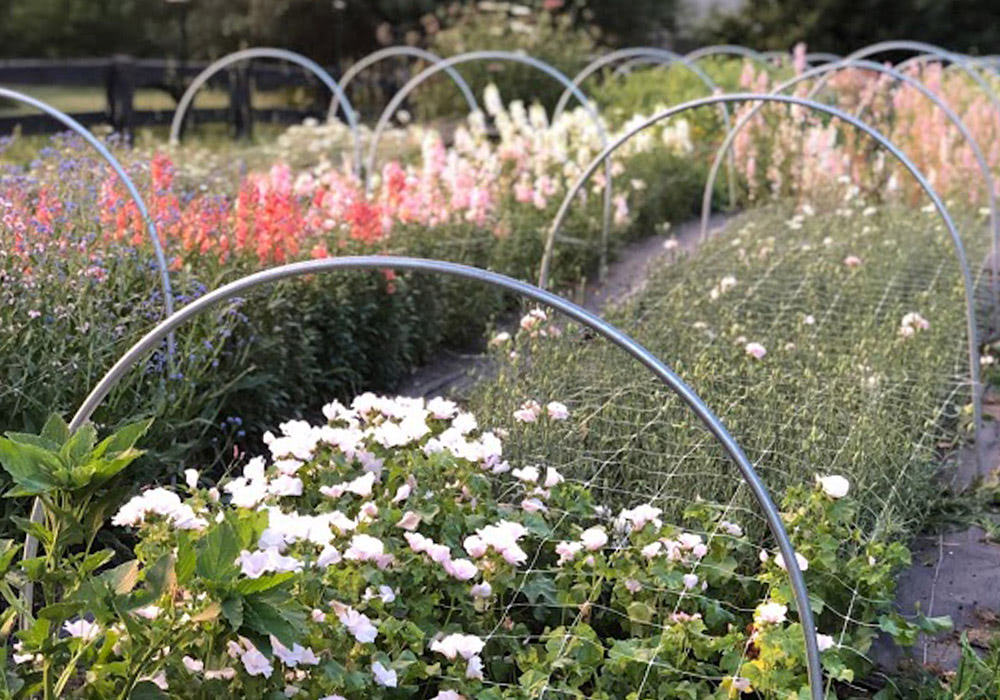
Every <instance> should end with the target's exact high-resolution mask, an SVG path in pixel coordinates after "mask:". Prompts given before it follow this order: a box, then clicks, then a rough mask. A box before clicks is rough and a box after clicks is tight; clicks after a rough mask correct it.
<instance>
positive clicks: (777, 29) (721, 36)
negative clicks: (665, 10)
mask: <svg viewBox="0 0 1000 700" xmlns="http://www.w3.org/2000/svg"><path fill="white" fill-rule="evenodd" d="M998 19H1000V8H998V7H997V5H996V3H993V2H989V1H988V0H972V1H971V2H970V1H969V0H874V1H872V2H866V3H865V4H864V6H863V7H860V6H859V5H858V4H857V3H853V2H849V1H847V0H822V1H821V2H813V3H810V5H809V6H808V7H807V8H803V7H802V4H801V3H798V2H795V1H794V0H755V1H754V2H747V3H743V4H742V6H741V7H740V9H739V10H738V11H736V12H731V13H717V14H716V15H715V16H714V18H713V19H712V20H710V21H709V22H708V23H707V24H706V26H705V27H704V28H703V30H702V32H701V36H700V37H699V39H700V41H702V42H703V43H705V44H716V43H720V44H730V43H736V44H743V45H745V46H751V47H753V48H755V49H759V50H762V51H763V50H768V49H773V50H778V51H787V50H789V49H791V47H792V46H793V45H794V44H795V43H797V42H800V41H804V42H806V44H807V45H808V46H809V49H810V50H813V51H830V52H833V53H836V54H839V55H846V54H848V53H850V52H851V51H854V50H856V49H859V48H861V47H863V46H867V45H868V44H874V43H876V42H878V41H891V40H894V39H900V38H905V39H911V40H916V41H924V42H928V43H932V44H937V45H940V46H944V47H946V48H947V49H949V50H953V51H961V52H968V53H982V54H989V53H992V52H993V50H994V47H995V46H996V45H997V42H998V41H1000V32H998V30H997V20H998Z"/></svg>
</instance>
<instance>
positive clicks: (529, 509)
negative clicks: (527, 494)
mask: <svg viewBox="0 0 1000 700" xmlns="http://www.w3.org/2000/svg"><path fill="white" fill-rule="evenodd" d="M521 509H522V510H523V511H524V512H525V513H539V512H541V513H544V512H545V511H547V510H548V508H547V507H546V506H545V504H544V503H542V502H541V500H539V499H537V498H525V499H524V500H523V501H521Z"/></svg>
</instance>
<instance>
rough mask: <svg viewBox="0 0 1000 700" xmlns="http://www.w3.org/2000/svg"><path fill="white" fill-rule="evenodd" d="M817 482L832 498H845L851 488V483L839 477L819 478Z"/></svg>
mask: <svg viewBox="0 0 1000 700" xmlns="http://www.w3.org/2000/svg"><path fill="white" fill-rule="evenodd" d="M816 481H818V482H819V485H820V488H822V489H823V493H825V494H826V495H827V496H829V497H830V498H843V497H844V496H846V495H847V492H848V491H849V490H850V488H851V482H849V481H848V480H847V479H845V478H844V477H842V476H839V475H833V476H818V477H816Z"/></svg>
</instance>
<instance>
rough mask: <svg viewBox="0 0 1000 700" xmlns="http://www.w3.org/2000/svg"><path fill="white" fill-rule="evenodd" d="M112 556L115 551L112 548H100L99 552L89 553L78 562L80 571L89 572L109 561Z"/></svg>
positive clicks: (85, 573)
mask: <svg viewBox="0 0 1000 700" xmlns="http://www.w3.org/2000/svg"><path fill="white" fill-rule="evenodd" d="M114 556H115V552H114V550H113V549H102V550H101V551H99V552H94V553H92V554H89V555H87V558H86V559H84V560H83V562H81V564H80V573H82V574H84V575H87V574H91V573H93V572H95V571H97V570H98V569H100V568H101V567H102V566H104V565H105V564H107V563H108V562H109V561H111V560H112V559H113V558H114Z"/></svg>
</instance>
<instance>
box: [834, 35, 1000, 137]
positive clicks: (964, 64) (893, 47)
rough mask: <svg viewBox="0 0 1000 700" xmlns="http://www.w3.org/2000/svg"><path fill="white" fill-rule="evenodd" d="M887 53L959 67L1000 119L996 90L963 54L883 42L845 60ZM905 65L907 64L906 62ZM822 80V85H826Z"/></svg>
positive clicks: (912, 43)
mask: <svg viewBox="0 0 1000 700" xmlns="http://www.w3.org/2000/svg"><path fill="white" fill-rule="evenodd" d="M886 51H912V52H914V53H916V54H926V55H932V56H937V57H938V58H939V59H941V60H944V61H948V62H949V63H954V64H955V65H957V66H959V67H960V68H961V69H962V70H963V71H965V73H966V74H968V76H969V77H970V78H972V80H973V81H974V82H975V83H976V84H977V85H978V86H979V87H980V88H981V89H982V90H983V92H984V93H986V97H987V98H988V99H989V101H990V102H992V103H993V106H994V108H996V110H997V115H998V118H1000V97H998V96H997V93H996V91H995V90H993V88H992V87H990V85H989V83H987V82H986V80H985V79H984V78H983V76H981V75H980V74H979V73H978V72H977V71H976V70H975V69H974V68H973V67H972V65H971V64H970V63H969V59H968V57H966V56H963V55H962V54H958V53H954V52H953V51H948V50H947V49H944V48H942V47H940V46H935V45H934V44H927V43H925V42H922V41H881V42H878V43H875V44H870V45H868V46H865V47H863V48H860V49H858V50H857V51H854V52H853V53H849V54H848V55H847V56H845V57H844V59H845V60H855V59H861V58H868V57H869V56H874V55H876V54H880V53H885V52H886ZM904 63H905V62H904ZM824 82H825V81H823V80H822V79H821V80H820V83H821V84H822V83H824Z"/></svg>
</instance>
